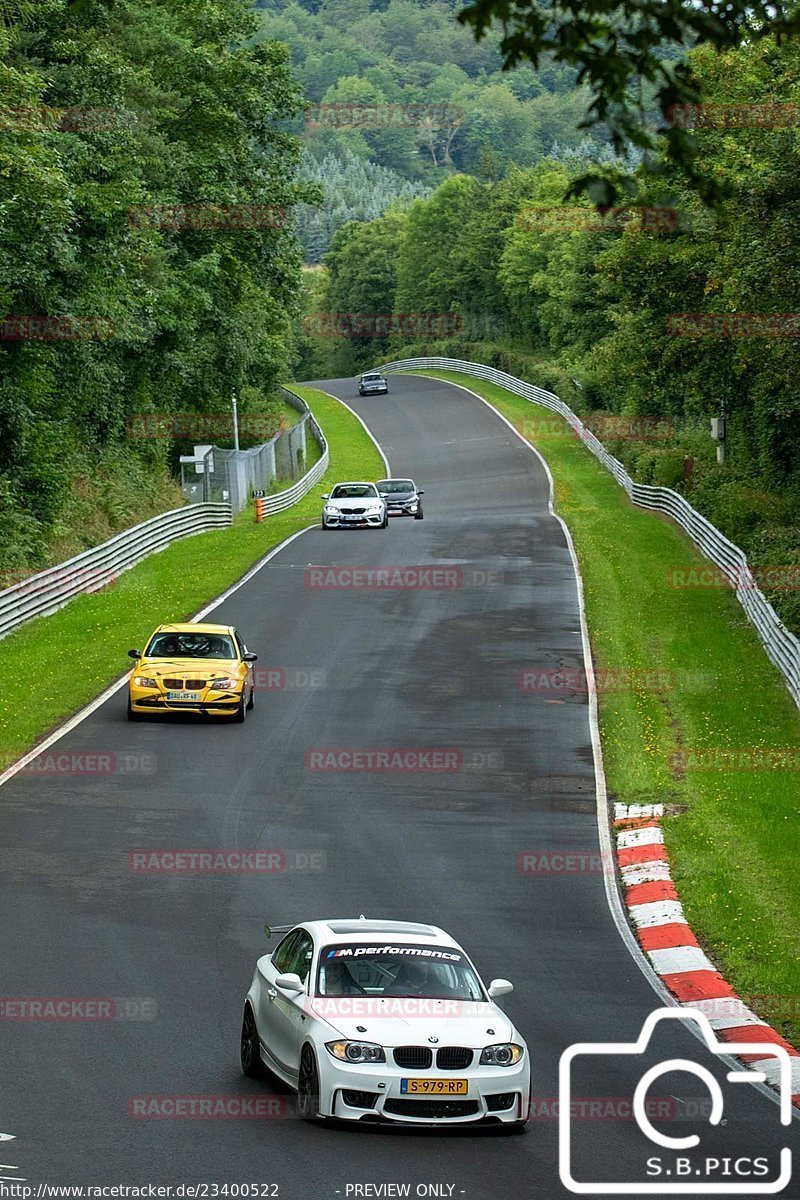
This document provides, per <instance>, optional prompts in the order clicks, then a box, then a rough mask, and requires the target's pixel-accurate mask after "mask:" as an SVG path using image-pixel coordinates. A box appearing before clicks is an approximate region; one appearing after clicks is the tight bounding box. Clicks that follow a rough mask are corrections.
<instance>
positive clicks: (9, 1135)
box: [0, 1133, 17, 1142]
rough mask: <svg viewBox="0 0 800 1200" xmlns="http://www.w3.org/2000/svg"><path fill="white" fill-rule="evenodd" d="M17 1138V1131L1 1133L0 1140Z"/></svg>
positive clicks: (14, 1139)
mask: <svg viewBox="0 0 800 1200" xmlns="http://www.w3.org/2000/svg"><path fill="white" fill-rule="evenodd" d="M16 1139H17V1135H16V1134H15V1133H0V1142H14V1141H16Z"/></svg>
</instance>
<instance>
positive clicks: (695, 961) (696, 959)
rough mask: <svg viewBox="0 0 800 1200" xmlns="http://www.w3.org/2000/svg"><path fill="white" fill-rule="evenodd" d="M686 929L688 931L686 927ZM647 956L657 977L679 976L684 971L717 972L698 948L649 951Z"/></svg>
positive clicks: (684, 947)
mask: <svg viewBox="0 0 800 1200" xmlns="http://www.w3.org/2000/svg"><path fill="white" fill-rule="evenodd" d="M686 928H687V930H688V928H689V927H688V925H687V927H686ZM648 954H649V955H650V961H651V962H652V964H653V966H654V967H655V969H656V970H657V971H658V973H659V975H680V974H682V973H683V972H684V971H714V972H716V970H717V968H716V967H715V966H714V964H713V963H712V962H710V961H709V959H708V958H706V956H705V954H704V953H703V951H702V950H701V949H700V947H699V946H671V947H668V948H666V949H664V950H649V951H648Z"/></svg>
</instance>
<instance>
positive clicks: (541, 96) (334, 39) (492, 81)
mask: <svg viewBox="0 0 800 1200" xmlns="http://www.w3.org/2000/svg"><path fill="white" fill-rule="evenodd" d="M257 7H258V8H259V9H260V11H261V14H262V22H263V23H262V29H261V34H260V36H265V37H269V38H276V39H278V40H279V41H282V42H285V43H286V44H287V45H288V46H290V47H291V54H292V64H293V68H294V75H295V78H296V79H297V81H298V82H299V84H300V85H301V87H302V89H303V92H304V94H305V98H306V111H305V114H304V116H303V118H302V119H301V118H298V119H297V120H296V121H295V122H294V123H293V125H291V126H290V127H291V128H293V129H294V130H295V131H296V132H297V133H298V134H302V135H303V138H304V141H305V145H306V150H307V159H308V166H307V170H306V173H307V174H308V175H309V176H310V177H313V178H314V179H317V180H319V181H320V182H321V183H322V184H323V186H324V188H325V191H326V195H327V196H329V197H331V198H332V197H334V196H335V197H336V199H335V204H334V202H333V200H332V199H331V201H330V202H329V203H328V205H327V207H326V210H325V212H326V215H325V218H324V219H323V220H320V219H318V218H316V219H315V218H314V216H313V214H310V213H303V214H302V216H301V236H302V238H303V241H304V245H305V246H306V250H307V255H308V259H309V261H312V262H316V261H318V259H319V253H320V248H321V247H322V248H323V249H327V243H328V241H329V231H330V230H332V229H335V228H337V227H338V226H339V225H340V224H342V223H343V221H344V220H348V219H350V220H363V219H364V215H365V213H366V212H367V209H368V207H369V206H370V205H372V206H373V207H374V205H375V202H376V200H377V199H378V198H380V203H381V204H382V205H383V207H382V209H381V212H384V211H386V209H388V208H389V207H390V205H392V204H393V203H397V202H398V201H399V203H400V205H401V206H402V204H403V203H405V199H406V196H405V193H403V192H402V191H401V189H400V187H399V183H401V182H402V181H403V180H408V181H412V182H414V183H416V184H425V185H428V186H432V185H433V186H435V185H436V184H438V183H441V182H442V181H443V180H444V179H445V178H446V177H447V176H448V175H449V174H451V173H452V172H453V171H463V172H466V173H468V174H471V175H474V176H475V177H476V178H479V179H482V180H486V181H488V180H492V179H499V178H501V177H502V176H503V175H504V174H505V173H506V172H507V171H508V170H509V168H511V167H512V166H517V167H528V166H533V165H534V164H535V163H536V162H538V161H539V160H540V159H541V158H542V157H544V156H545V155H549V156H550V157H555V158H556V159H559V158H560V157H561V156H562V155H563V154H564V153H565V152H567V153H568V152H569V151H570V150H571V149H575V148H576V147H578V146H582V148H583V153H584V155H589V156H592V155H601V156H602V154H603V153H604V152H605V151H606V150H607V144H606V142H605V139H604V137H603V135H602V131H598V132H596V133H595V135H594V136H593V137H592V138H587V136H586V134H585V132H583V131H581V130H579V129H578V125H579V123H580V121H581V118H582V116H583V114H584V109H585V107H586V102H587V97H586V93H585V92H584V91H582V90H581V89H579V88H576V86H575V78H576V71H575V70H573V69H571V68H569V67H566V66H556V65H554V64H552V63H550V64H549V65H543V66H542V67H541V68H540V69H539V70H538V71H536V70H534V69H533V68H532V67H531V66H527V65H522V66H520V67H519V68H517V69H516V70H514V71H510V72H503V71H501V65H502V57H501V54H500V36H499V34H498V33H491V34H490V35H489V36H487V37H486V38H485V39H484V40H483V41H481V42H476V41H475V39H474V36H473V33H472V31H471V30H469V29H467V28H465V27H464V26H463V25H460V24H459V23H458V22H457V21H456V14H457V12H458V10H459V8H460V7H461V6H460V4H458V3H455V2H454V0H302V2H299V0H290V2H289V3H286V2H285V0H257ZM353 104H355V105H357V106H363V107H366V108H372V109H374V110H375V113H376V116H375V119H374V124H373V125H372V126H371V125H370V124H369V120H370V118H369V117H366V118H364V117H363V116H362V118H361V122H360V123H359V122H355V123H353V122H350V121H349V118H348V116H347V108H346V106H348V105H353ZM403 117H405V118H406V119H405V120H403V119H402V118H403ZM359 160H360V161H361V162H363V163H374V164H376V165H378V166H380V167H383V168H386V169H387V171H391V172H392V173H393V175H392V176H390V175H388V173H384V175H383V176H382V177H381V178H380V180H375V179H374V178H373V177H372V175H371V174H369V173H367V174H366V175H365V176H361V177H359V173H358V171H357V169H356V167H355V163H357V162H358V161H359ZM342 164H345V168H346V179H345V180H344V183H345V186H344V187H342V183H343V179H342V169H343V168H342ZM394 181H396V182H394ZM392 183H393V186H389V187H387V185H388V184H392ZM376 184H377V186H376Z"/></svg>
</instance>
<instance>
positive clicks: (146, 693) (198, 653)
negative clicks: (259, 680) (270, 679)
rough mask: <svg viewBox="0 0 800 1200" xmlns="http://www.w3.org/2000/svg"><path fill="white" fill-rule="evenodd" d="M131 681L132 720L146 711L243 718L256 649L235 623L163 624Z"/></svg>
mask: <svg viewBox="0 0 800 1200" xmlns="http://www.w3.org/2000/svg"><path fill="white" fill-rule="evenodd" d="M128 657H129V658H135V659H136V665H135V666H134V668H133V670H132V671H131V675H130V679H129V681H128V720H129V721H138V720H141V718H142V717H144V716H147V714H148V713H150V714H153V713H177V712H182V713H183V712H189V713H200V714H202V715H203V716H210V717H228V718H232V719H233V720H234V721H239V722H241V721H244V719H245V713H246V712H247V709H249V708H252V707H253V700H254V692H255V682H254V679H253V663H254V662H255V661H256V659H257V658H258V655H257V654H252V653H251V652H250V651H249V650H248V649H247V646H246V645H245V644H244V640H243V638H242V636H241V634H239V633H238V632H237V631H236V630H235V629H234V628H233V626H232V625H200V624H197V625H191V624H187V625H159V627H158V629H157V630H156V631H155V633H154V634H153V636H152V637H151V638H150V641H149V642H148V643H147V646H146V647H145V650H144V652H142V651H141V650H129V651H128Z"/></svg>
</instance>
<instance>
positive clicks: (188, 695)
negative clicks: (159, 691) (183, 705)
mask: <svg viewBox="0 0 800 1200" xmlns="http://www.w3.org/2000/svg"><path fill="white" fill-rule="evenodd" d="M167 699H168V700H184V701H186V702H188V703H192V702H194V703H195V704H196V703H197V701H198V700H199V699H200V693H199V692H167Z"/></svg>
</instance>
